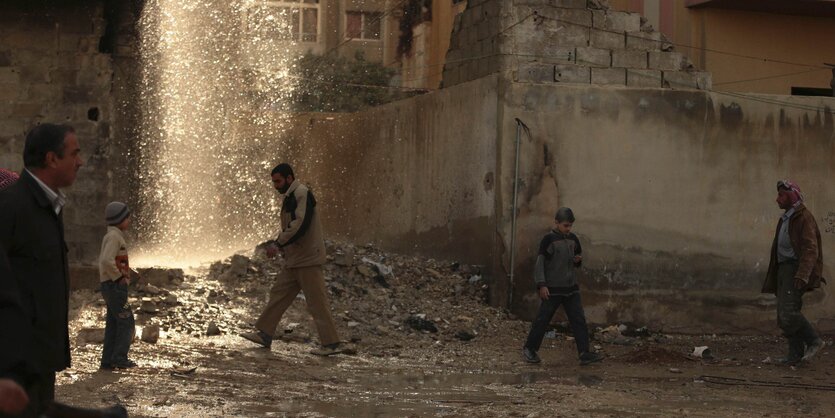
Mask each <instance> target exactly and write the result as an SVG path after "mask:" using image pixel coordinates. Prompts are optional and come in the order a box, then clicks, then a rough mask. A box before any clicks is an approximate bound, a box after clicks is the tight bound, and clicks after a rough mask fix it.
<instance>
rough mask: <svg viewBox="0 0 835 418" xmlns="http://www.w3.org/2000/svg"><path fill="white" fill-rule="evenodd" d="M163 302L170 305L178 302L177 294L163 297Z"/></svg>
mask: <svg viewBox="0 0 835 418" xmlns="http://www.w3.org/2000/svg"><path fill="white" fill-rule="evenodd" d="M163 302H165V303H167V304H169V305H175V304H177V295H173V294H169V295H168V296H166V297H165V299H163Z"/></svg>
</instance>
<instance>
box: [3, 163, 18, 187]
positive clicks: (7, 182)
mask: <svg viewBox="0 0 835 418" xmlns="http://www.w3.org/2000/svg"><path fill="white" fill-rule="evenodd" d="M18 177H19V176H18V175H17V173H15V172H14V171H9V170H6V169H5V168H0V190H3V189H5V188H6V187H9V186H11V185H12V184H15V182H16V181H17V179H18Z"/></svg>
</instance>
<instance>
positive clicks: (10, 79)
mask: <svg viewBox="0 0 835 418" xmlns="http://www.w3.org/2000/svg"><path fill="white" fill-rule="evenodd" d="M19 71H20V70H19V69H18V68H17V67H3V68H0V84H18V83H20V73H19Z"/></svg>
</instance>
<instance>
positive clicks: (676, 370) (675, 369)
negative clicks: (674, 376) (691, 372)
mask: <svg viewBox="0 0 835 418" xmlns="http://www.w3.org/2000/svg"><path fill="white" fill-rule="evenodd" d="M668 370H669V371H670V373H681V369H677V368H675V367H670V368H669V369H668Z"/></svg>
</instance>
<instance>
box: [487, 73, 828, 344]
mask: <svg viewBox="0 0 835 418" xmlns="http://www.w3.org/2000/svg"><path fill="white" fill-rule="evenodd" d="M501 91H502V92H503V94H502V97H503V98H502V99H501V105H502V111H501V112H502V115H503V116H502V120H501V127H502V128H501V129H502V136H501V144H502V145H501V148H500V155H501V157H500V168H499V169H498V172H499V173H500V174H499V178H500V179H501V181H500V182H499V184H498V186H499V190H498V196H499V199H500V203H499V204H498V207H499V208H500V209H501V210H500V212H499V214H498V216H499V221H498V222H499V224H500V225H502V231H503V239H504V242H505V243H509V236H510V231H509V225H510V221H509V218H510V214H511V213H512V209H511V206H510V197H511V195H512V193H511V190H512V173H513V168H514V160H513V156H514V155H515V151H514V148H513V147H514V139H515V133H516V128H515V123H514V118H516V117H518V118H520V119H521V120H523V121H524V122H525V123H526V124H528V126H530V129H531V133H532V138H524V139H523V141H522V154H521V155H522V165H521V169H522V175H521V180H520V184H521V194H520V202H521V205H520V207H519V237H520V243H519V247H518V251H519V262H518V263H517V266H516V267H517V277H518V281H517V283H516V285H515V288H514V290H515V294H516V295H517V297H515V298H514V308H515V309H516V310H517V311H519V312H521V313H523V314H526V315H528V316H529V315H531V314H532V312H533V309H535V308H536V306H537V305H538V303H537V301H536V298H535V295H534V292H533V287H532V279H531V266H532V265H533V261H534V258H535V254H536V248H537V247H536V246H537V243H538V240H539V239H540V237H541V236H542V235H543V234H544V233H545V232H547V230H548V228H549V227H550V226H551V225H552V219H553V216H554V211H555V209H556V208H557V207H558V206H569V207H572V208H573V209H574V210H575V214H576V215H577V222H576V224H575V231H576V232H577V233H578V235H579V236H580V238H581V242H582V244H583V247H584V250H585V254H584V256H585V261H584V263H585V269H584V273H583V283H582V285H581V286H582V287H583V289H584V302H585V306H586V312H587V314H588V316H589V319H590V321H592V322H598V323H612V322H620V321H634V322H636V323H639V324H653V325H657V326H663V327H664V329H668V330H669V329H676V328H678V329H681V330H684V331H694V332H703V331H706V330H711V331H715V330H719V331H729V332H734V331H742V332H746V331H751V330H752V329H757V330H762V331H770V332H774V331H776V326H775V325H774V323H775V319H774V300H773V297H771V296H766V295H761V294H760V293H759V290H760V286H761V283H762V278H763V275H764V273H765V269H766V268H767V265H768V257H769V248H770V244H771V240H772V238H773V234H774V228H775V225H776V222H777V219H778V217H779V216H780V214H781V211H780V210H779V209H778V208H777V206H776V204H775V203H774V198H775V197H776V189H775V184H776V181H777V180H778V179H780V178H786V177H788V178H792V179H795V180H796V181H798V182H799V184H800V185H801V187H802V188H803V189H804V192H805V193H806V195H807V205H808V207H809V208H810V209H811V211H812V212H813V213H814V214H815V215H816V216H817V219H818V223H819V224H820V226H821V231H822V233H823V247H824V254H825V255H824V257H825V263H826V267H825V276H827V277H830V278H831V277H835V275H833V273H835V257H833V254H835V253H833V252H832V249H833V248H835V228H833V226H832V224H833V222H835V193H833V191H832V190H833V189H832V184H831V179H833V178H835V128H833V117H834V116H835V115H833V110H835V99H805V100H804V99H799V98H791V97H785V96H751V98H750V99H741V98H738V97H732V96H726V95H722V94H717V93H706V92H698V91H664V90H660V89H615V88H608V89H606V88H598V87H580V86H576V87H571V86H554V85H542V84H539V85H536V84H521V83H507V84H505V85H504V87H503V88H502V90H501ZM774 101H777V102H778V103H783V102H785V104H772V103H769V102H774ZM807 109H810V110H807ZM811 109H818V110H811ZM830 292H831V289H824V290H822V291H819V292H815V293H814V294H812V295H809V296H807V299H806V300H807V310H808V312H809V313H810V314H811V317H812V318H814V319H815V320H816V321H817V325H818V326H820V327H821V328H822V329H824V330H828V331H833V330H835V301H833V300H832V299H831V298H828V297H827V296H826V295H827V294H828V293H830Z"/></svg>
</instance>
